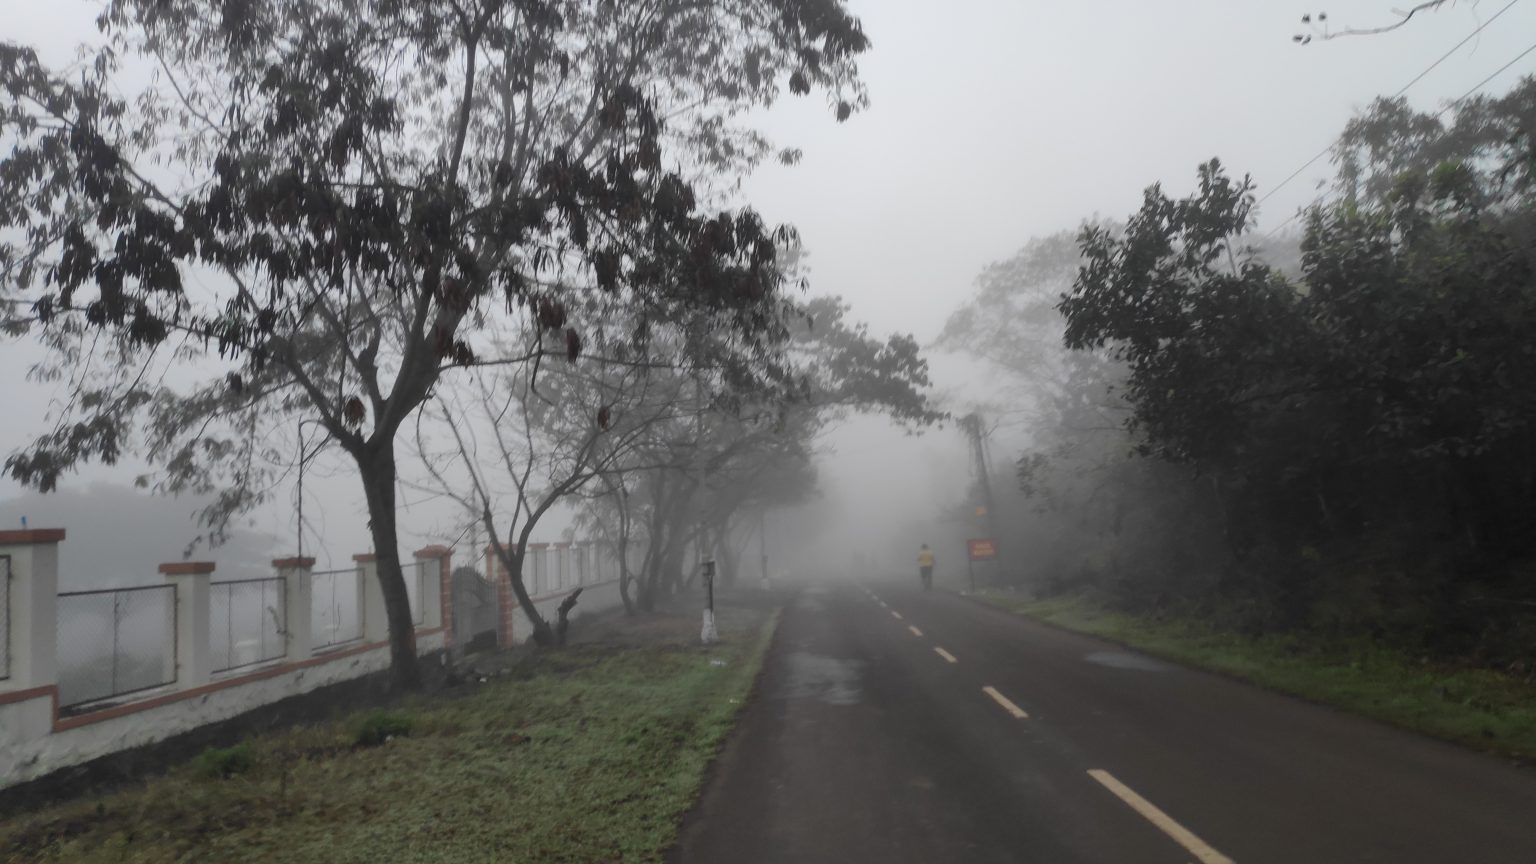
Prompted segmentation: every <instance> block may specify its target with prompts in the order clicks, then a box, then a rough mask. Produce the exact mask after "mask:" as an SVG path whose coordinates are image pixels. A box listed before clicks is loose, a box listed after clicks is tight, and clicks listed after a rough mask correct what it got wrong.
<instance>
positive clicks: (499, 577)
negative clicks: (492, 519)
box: [485, 543, 533, 648]
mask: <svg viewBox="0 0 1536 864" xmlns="http://www.w3.org/2000/svg"><path fill="white" fill-rule="evenodd" d="M528 545H529V547H530V548H531V547H532V546H533V544H532V543H530V544H528ZM485 560H486V574H485V575H486V577H487V578H488V579H489V580H490V583H491V584H492V585H494V586H496V644H497V645H500V646H501V647H503V648H510V647H512V645H513V642H512V637H513V632H512V624H513V621H514V614H513V612H514V610H515V609H517V598H516V597H513V596H512V576H511V574H509V573H508V572H507V568H506V565H505V564H503V563H501V559H500V558H499V557H497V555H496V548H495V547H494V546H487V547H486V549H485ZM528 561H529V558H528V557H527V556H526V555H525V556H524V557H523V572H524V573H525V574H526V573H527V572H528ZM524 587H526V588H528V591H529V593H532V592H533V588H532V586H530V585H528V584H527V583H526V582H525V583H524Z"/></svg>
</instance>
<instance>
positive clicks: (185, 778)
mask: <svg viewBox="0 0 1536 864" xmlns="http://www.w3.org/2000/svg"><path fill="white" fill-rule="evenodd" d="M677 617H678V618H679V621H678V622H676V624H675V626H671V627H670V628H668V627H658V626H657V625H656V622H655V620H654V619H651V620H649V621H648V622H647V623H646V624H645V627H646V628H647V631H646V632H647V637H646V641H644V642H641V643H640V644H634V643H632V642H631V643H627V644H616V643H598V644H590V645H582V646H578V647H574V648H571V649H569V650H566V651H561V652H542V653H531V654H530V655H529V656H527V657H526V658H524V659H523V660H521V661H520V662H518V663H517V664H515V665H513V666H512V667H511V668H509V669H508V670H507V672H506V674H505V675H504V676H501V677H496V678H492V679H490V680H489V681H488V682H487V683H483V684H475V685H467V686H466V687H463V688H460V689H462V690H466V691H468V692H464V693H463V694H452V695H448V694H436V695H432V696H422V697H418V698H414V699H411V700H407V701H405V702H403V703H402V704H400V705H396V706H392V707H390V708H389V709H388V711H387V712H378V711H373V712H362V713H358V714H352V715H347V716H340V717H338V718H336V720H335V721H334V722H331V723H328V724H323V725H318V726H309V727H302V728H297V729H291V730H287V731H284V732H279V733H273V734H270V735H265V736H260V737H257V738H252V739H250V740H249V741H247V742H245V743H243V744H241V745H238V746H237V747H236V748H226V749H225V750H221V751H210V753H211V754H212V755H208V754H205V756H204V757H201V758H199V759H197V760H193V762H191V763H189V764H187V765H185V766H181V767H179V768H176V769H173V770H172V771H171V772H169V773H168V774H167V775H165V776H162V777H159V778H156V779H153V780H151V781H149V782H148V783H147V784H145V785H144V786H142V787H139V788H136V789H131V790H124V791H120V792H117V793H115V794H111V795H107V796H104V797H100V798H93V799H84V800H79V801H73V802H69V803H66V804H62V805H59V806H56V807H52V808H49V809H45V810H41V811H38V812H35V813H29V814H26V815H24V816H22V817H19V818H18V819H16V820H14V821H12V822H10V823H9V824H5V825H3V826H0V861H5V862H8V864H9V862H17V864H19V862H23V861H25V862H33V861H41V862H65V861H67V862H81V864H94V862H107V861H111V862H132V864H139V862H143V864H150V862H156V864H158V862H183V861H218V862H235V864H238V862H268V861H282V862H295V864H305V862H326V864H332V862H336V864H345V862H357V864H378V862H381V861H388V862H391V864H406V862H429V861H430V862H444V864H448V862H453V864H457V862H492V861H495V862H612V861H625V862H645V861H660V860H661V859H662V855H663V853H664V852H665V850H666V849H667V848H668V847H670V846H671V845H672V843H673V842H674V840H675V836H676V832H677V827H678V824H679V822H680V821H681V819H682V816H683V814H684V812H685V811H686V810H687V809H688V808H689V807H690V806H691V805H692V804H693V801H694V799H695V798H696V797H697V794H698V790H699V787H700V784H701V783H702V782H703V778H704V772H705V768H706V767H707V766H708V764H709V761H710V760H711V759H712V758H713V757H714V755H715V752H716V750H717V749H718V747H719V745H720V743H721V741H722V740H723V738H724V737H725V735H726V733H727V732H728V731H729V730H730V728H731V726H732V725H733V724H734V722H735V717H736V714H737V711H738V710H739V708H740V706H741V703H742V701H743V700H744V699H745V698H746V696H747V694H748V692H749V691H750V689H751V686H752V682H753V680H754V678H755V677H756V674H757V671H758V669H759V668H760V666H761V664H762V658H763V655H764V652H765V651H766V649H767V646H768V641H769V639H770V638H771V636H772V631H773V627H774V626H775V623H776V615H775V613H772V612H769V611H767V610H746V609H725V610H722V613H721V615H720V621H719V623H720V628H721V636H722V638H723V640H724V641H723V642H722V643H721V644H718V645H714V646H710V647H708V648H706V647H702V646H699V645H696V644H691V643H692V642H693V641H695V640H696V638H697V618H696V617H693V616H677ZM690 636H691V637H692V639H690Z"/></svg>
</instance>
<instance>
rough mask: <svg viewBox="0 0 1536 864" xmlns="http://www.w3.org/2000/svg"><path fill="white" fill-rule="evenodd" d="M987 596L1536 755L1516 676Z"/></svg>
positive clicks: (1292, 638) (1166, 652)
mask: <svg viewBox="0 0 1536 864" xmlns="http://www.w3.org/2000/svg"><path fill="white" fill-rule="evenodd" d="M979 599H982V600H984V601H985V602H987V603H991V604H992V605H995V606H1000V607H1002V608H1005V609H1008V610H1010V611H1013V612H1018V613H1020V614H1023V615H1027V616H1029V617H1031V618H1035V619H1038V620H1040V621H1045V622H1047V623H1050V624H1054V625H1056V626H1059V627H1063V628H1065V629H1068V630H1075V631H1077V632H1079V633H1088V634H1091V635H1094V636H1101V637H1104V638H1106V639H1110V640H1112V641H1115V642H1119V643H1121V644H1123V645H1126V646H1129V647H1132V648H1136V649H1138V650H1141V651H1145V652H1146V653H1148V654H1153V655H1156V656H1159V657H1163V658H1166V659H1169V660H1173V661H1176V662H1179V663H1182V664H1185V665H1188V666H1195V667H1199V668H1202V669H1209V670H1212V671H1215V672H1220V673H1223V674H1226V675H1230V676H1232V677H1234V678H1241V679H1243V680H1245V681H1251V682H1253V683H1255V684H1259V685H1261V686H1264V687H1268V688H1271V689H1274V690H1279V691H1281V692H1284V693H1290V694H1292V695H1295V696H1300V697H1302V698H1304V699H1307V700H1310V701H1313V702H1318V703H1321V704H1324V705H1331V706H1333V707H1335V708H1340V709H1343V710H1345V711H1350V712H1353V713H1356V714H1361V715H1364V716H1366V717H1371V718H1374V719H1376V720H1381V721H1384V722H1386V723H1390V724H1392V725H1394V726H1399V727H1402V728H1404V729H1411V730H1414V731H1417V732H1422V733H1425V734H1428V735H1433V736H1435V737H1437V738H1442V739H1445V740H1448V741H1454V742H1457V743H1460V744H1466V745H1469V746H1472V747H1475V748H1477V749H1479V750H1486V751H1489V752H1493V753H1498V754H1501V755H1506V756H1513V757H1517V758H1520V759H1522V760H1532V759H1536V686H1532V684H1531V682H1529V681H1526V680H1521V679H1520V678H1517V677H1515V676H1513V675H1507V674H1503V673H1500V672H1495V671H1492V670H1488V669H1477V668H1466V667H1457V666H1450V665H1444V664H1433V663H1429V662H1426V661H1423V660H1421V659H1419V658H1415V657H1412V656H1408V655H1405V654H1403V653H1401V652H1396V651H1393V650H1390V649H1387V648H1384V647H1382V646H1380V645H1377V644H1374V643H1372V642H1370V641H1368V640H1363V639H1360V640H1338V639H1334V640H1320V639H1319V638H1318V637H1316V636H1312V635H1307V634H1294V633H1293V634H1275V635H1267V636H1257V637H1250V636H1243V635H1241V634H1236V633H1232V632H1228V631H1223V630H1219V629H1216V628H1214V627H1212V626H1210V625H1209V624H1207V623H1204V622H1203V621H1201V620H1200V619H1198V618H1195V617H1193V616H1190V615H1171V614H1168V615H1159V616H1149V615H1130V614H1126V613H1123V612H1116V611H1112V610H1108V609H1105V608H1103V607H1102V606H1100V605H1098V604H1095V603H1093V602H1092V601H1090V600H1088V599H1086V598H1083V597H1079V596H1066V597H1057V598H1052V599H1049V600H1038V601H1035V600H1028V599H1025V598H1022V597H1020V596H1017V595H1009V594H1001V593H999V594H984V595H981V596H980V598H979Z"/></svg>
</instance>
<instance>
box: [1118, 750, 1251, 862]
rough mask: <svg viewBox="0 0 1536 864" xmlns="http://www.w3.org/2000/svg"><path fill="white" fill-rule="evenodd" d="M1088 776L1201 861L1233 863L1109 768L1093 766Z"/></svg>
mask: <svg viewBox="0 0 1536 864" xmlns="http://www.w3.org/2000/svg"><path fill="white" fill-rule="evenodd" d="M1088 776H1089V777H1092V778H1093V779H1095V780H1097V781H1099V783H1101V784H1102V785H1103V786H1104V788H1105V789H1108V790H1109V791H1111V792H1113V793H1115V796H1116V797H1118V798H1119V799H1120V800H1121V801H1124V802H1125V803H1126V804H1128V805H1130V808H1131V809H1132V810H1135V811H1136V812H1137V813H1140V814H1141V816H1142V818H1144V819H1146V820H1147V821H1148V822H1151V823H1152V824H1153V825H1154V826H1156V827H1157V830H1159V831H1161V832H1163V833H1164V834H1167V835H1168V836H1169V837H1171V838H1173V842H1175V843H1177V844H1179V845H1180V846H1183V847H1184V848H1185V849H1186V850H1187V851H1188V852H1189V854H1191V855H1193V856H1195V860H1196V861H1199V862H1200V864H1233V861H1232V859H1231V858H1228V857H1227V856H1225V855H1223V854H1221V853H1220V852H1217V851H1216V850H1215V849H1212V848H1211V847H1210V845H1209V844H1208V843H1206V842H1205V841H1204V840H1201V839H1200V838H1199V837H1196V836H1195V835H1194V834H1193V833H1192V832H1190V830H1189V829H1188V828H1185V827H1184V826H1183V825H1180V824H1179V823H1177V822H1175V821H1173V819H1172V818H1170V817H1169V816H1168V814H1167V813H1164V812H1163V811H1161V810H1159V809H1157V806H1156V805H1154V804H1153V803H1152V802H1151V801H1148V800H1147V799H1145V798H1143V797H1141V796H1140V795H1137V794H1136V793H1135V792H1134V791H1133V790H1132V789H1131V788H1130V787H1129V786H1126V785H1125V784H1124V783H1121V782H1120V781H1119V780H1116V779H1115V777H1114V775H1112V774H1110V773H1109V772H1108V771H1104V770H1102V769H1099V768H1095V769H1093V770H1091V771H1089V772H1088Z"/></svg>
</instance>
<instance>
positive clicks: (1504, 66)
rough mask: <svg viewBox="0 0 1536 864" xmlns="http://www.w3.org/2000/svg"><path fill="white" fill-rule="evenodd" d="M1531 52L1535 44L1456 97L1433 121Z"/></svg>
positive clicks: (1535, 48) (1535, 46)
mask: <svg viewBox="0 0 1536 864" xmlns="http://www.w3.org/2000/svg"><path fill="white" fill-rule="evenodd" d="M1532 51H1536V43H1533V44H1532V45H1531V47H1529V48H1527V49H1525V50H1524V51H1521V52H1520V54H1519V56H1517V57H1515V59H1513V60H1511V61H1509V62H1508V63H1505V64H1504V65H1503V66H1500V67H1499V68H1498V69H1497V70H1495V71H1494V73H1493V74H1492V75H1489V76H1488V77H1487V78H1484V79H1483V80H1481V81H1479V82H1477V83H1476V84H1475V85H1473V87H1472V89H1471V90H1468V91H1467V92H1465V93H1463V94H1461V95H1460V96H1458V97H1456V101H1454V102H1452V103H1450V104H1449V105H1446V106H1445V107H1444V108H1441V109H1440V110H1439V111H1437V112H1435V119H1437V120H1438V119H1440V115H1441V114H1444V113H1445V112H1447V111H1449V110H1451V109H1452V108H1454V107H1456V106H1457V105H1459V104H1460V103H1461V102H1462V101H1464V100H1465V99H1466V98H1467V97H1468V96H1471V95H1472V94H1473V93H1476V92H1477V91H1478V90H1481V89H1482V87H1483V85H1484V84H1487V83H1488V82H1489V81H1492V80H1493V79H1495V78H1497V77H1499V75H1501V74H1502V73H1503V72H1504V70H1506V69H1508V68H1509V67H1511V66H1513V65H1515V64H1516V63H1519V62H1520V61H1521V60H1522V59H1524V58H1525V55H1527V54H1529V53H1531V52H1532Z"/></svg>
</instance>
